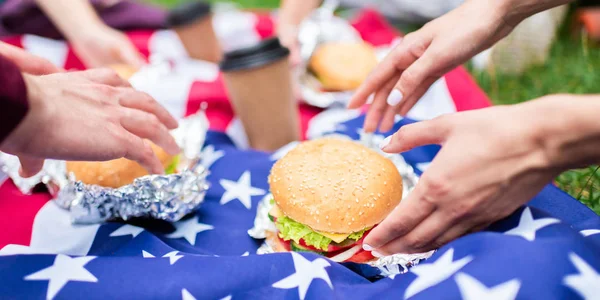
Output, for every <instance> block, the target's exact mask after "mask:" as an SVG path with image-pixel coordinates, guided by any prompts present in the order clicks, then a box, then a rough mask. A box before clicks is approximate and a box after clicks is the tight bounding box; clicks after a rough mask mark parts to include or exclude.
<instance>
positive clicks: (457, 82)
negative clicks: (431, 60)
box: [444, 67, 492, 111]
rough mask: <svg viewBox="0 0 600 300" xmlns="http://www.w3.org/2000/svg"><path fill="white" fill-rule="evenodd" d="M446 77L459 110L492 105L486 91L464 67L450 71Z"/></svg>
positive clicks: (449, 89) (447, 84)
mask: <svg viewBox="0 0 600 300" xmlns="http://www.w3.org/2000/svg"><path fill="white" fill-rule="evenodd" d="M444 79H445V80H446V86H448V91H449V92H450V96H451V97H452V100H453V101H454V105H455V106H456V110H457V111H464V110H471V109H479V108H485V107H489V106H491V105H492V103H491V101H490V99H489V98H488V97H487V95H486V94H485V92H484V91H483V90H482V89H481V88H480V87H479V86H478V85H477V83H476V82H475V80H473V78H472V77H471V75H470V74H469V72H467V70H466V69H465V68H464V67H458V68H455V69H454V70H452V71H450V72H448V74H446V75H445V76H444Z"/></svg>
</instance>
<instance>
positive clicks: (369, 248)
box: [362, 244, 373, 251]
mask: <svg viewBox="0 0 600 300" xmlns="http://www.w3.org/2000/svg"><path fill="white" fill-rule="evenodd" d="M362 248H363V250H365V251H373V247H371V246H369V245H367V244H363V246H362Z"/></svg>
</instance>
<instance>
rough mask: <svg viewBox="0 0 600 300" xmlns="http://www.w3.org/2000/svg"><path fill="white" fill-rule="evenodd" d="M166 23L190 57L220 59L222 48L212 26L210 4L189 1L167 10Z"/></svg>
mask: <svg viewBox="0 0 600 300" xmlns="http://www.w3.org/2000/svg"><path fill="white" fill-rule="evenodd" d="M167 25H168V26H169V28H171V29H173V30H174V31H175V33H177V35H178V36H179V39H180V40H181V43H182V44H183V46H184V48H185V50H186V51H187V53H188V55H189V56H190V57H191V58H194V59H198V60H204V61H210V62H214V63H218V62H219V61H221V58H222V50H221V46H220V44H219V40H218V38H217V35H216V33H215V31H214V28H213V22H212V10H211V6H210V4H208V3H205V2H189V3H185V4H183V5H181V6H178V7H176V8H175V9H173V10H171V11H170V12H169V15H168V16H167Z"/></svg>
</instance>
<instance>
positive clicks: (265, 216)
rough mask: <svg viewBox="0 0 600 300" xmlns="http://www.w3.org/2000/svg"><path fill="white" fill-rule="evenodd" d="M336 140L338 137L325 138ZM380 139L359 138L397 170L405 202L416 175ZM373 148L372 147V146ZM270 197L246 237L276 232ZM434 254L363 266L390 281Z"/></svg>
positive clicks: (266, 250)
mask: <svg viewBox="0 0 600 300" xmlns="http://www.w3.org/2000/svg"><path fill="white" fill-rule="evenodd" d="M328 136H329V137H331V136H338V135H328ZM339 137H340V138H347V139H350V138H349V137H347V136H342V135H340V136H339ZM380 138H381V137H380V136H378V135H373V134H363V135H361V140H360V143H362V144H364V145H366V146H368V147H369V148H371V149H373V150H376V151H378V152H379V153H381V154H382V155H384V156H385V157H387V158H388V159H390V160H391V161H392V162H393V163H394V165H396V167H397V168H398V171H399V173H400V175H401V176H402V182H403V186H404V193H403V198H406V196H407V195H408V193H410V192H411V191H412V190H413V189H414V187H415V186H416V185H417V182H418V180H419V177H418V176H417V174H415V172H414V169H413V168H412V167H411V166H410V165H409V164H408V163H406V161H405V160H404V158H403V157H402V155H400V154H387V153H384V152H383V151H381V150H379V147H377V146H376V145H378V143H376V142H379V139H380ZM374 145H375V146H374ZM272 198H273V195H271V194H268V195H266V196H265V197H264V198H263V199H262V200H261V202H260V203H258V207H257V210H256V218H255V219H254V227H252V228H251V229H249V230H248V235H250V236H251V237H252V238H254V239H265V238H266V233H267V232H269V231H270V232H276V231H277V228H276V227H275V224H274V223H273V222H272V221H271V220H270V219H269V211H270V210H271V208H272V207H273V205H272V204H271V199H272ZM274 252H275V251H274V249H273V247H272V246H271V245H269V243H268V242H267V241H265V242H264V243H263V244H262V245H261V246H260V247H259V248H258V250H257V251H256V253H257V254H269V253H274ZM434 252H435V250H432V251H429V252H426V253H414V254H394V255H389V256H385V257H381V258H378V259H376V260H373V261H370V262H368V263H366V265H369V266H371V267H374V268H377V269H379V271H380V276H383V277H393V276H395V275H398V274H404V273H406V272H407V271H408V268H410V267H412V266H414V265H416V264H418V263H419V262H421V261H422V260H424V259H427V258H429V257H431V255H433V253H434Z"/></svg>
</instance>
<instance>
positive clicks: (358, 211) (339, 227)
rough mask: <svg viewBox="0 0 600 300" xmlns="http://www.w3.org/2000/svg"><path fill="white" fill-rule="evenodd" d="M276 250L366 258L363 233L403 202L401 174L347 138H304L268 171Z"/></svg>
mask: <svg viewBox="0 0 600 300" xmlns="http://www.w3.org/2000/svg"><path fill="white" fill-rule="evenodd" d="M269 186H270V190H271V193H272V194H273V200H272V204H273V208H272V209H271V211H270V212H269V218H270V219H271V221H273V222H274V223H275V227H276V228H277V232H275V233H273V232H268V233H267V243H268V244H269V245H271V247H272V248H273V249H274V250H275V251H277V252H284V251H302V252H314V253H318V254H321V255H324V256H327V257H329V258H330V259H332V260H334V261H338V262H357V263H364V262H368V261H370V260H372V259H374V257H373V256H372V255H371V253H370V252H368V251H364V250H363V249H362V241H363V239H364V237H365V235H366V234H367V233H368V232H369V231H370V230H371V229H372V228H373V227H375V226H377V224H379V223H380V222H381V221H383V219H384V218H385V217H386V216H387V215H388V214H389V213H390V212H391V211H392V210H393V209H394V208H395V207H396V206H397V205H398V203H400V200H401V199H402V177H401V176H400V173H399V172H398V169H397V168H396V166H395V165H394V164H393V163H392V162H391V161H390V160H388V159H387V158H385V157H383V156H382V155H380V154H379V153H377V152H375V151H373V150H371V149H369V148H367V147H365V146H363V145H361V144H359V143H357V142H354V141H349V140H342V139H333V138H323V139H318V140H313V141H308V142H303V143H301V144H300V145H298V146H297V147H296V148H294V149H293V150H291V151H290V152H289V153H287V154H286V155H285V156H284V157H283V158H281V159H280V160H279V161H277V163H275V165H274V166H273V168H272V169H271V174H270V175H269Z"/></svg>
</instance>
